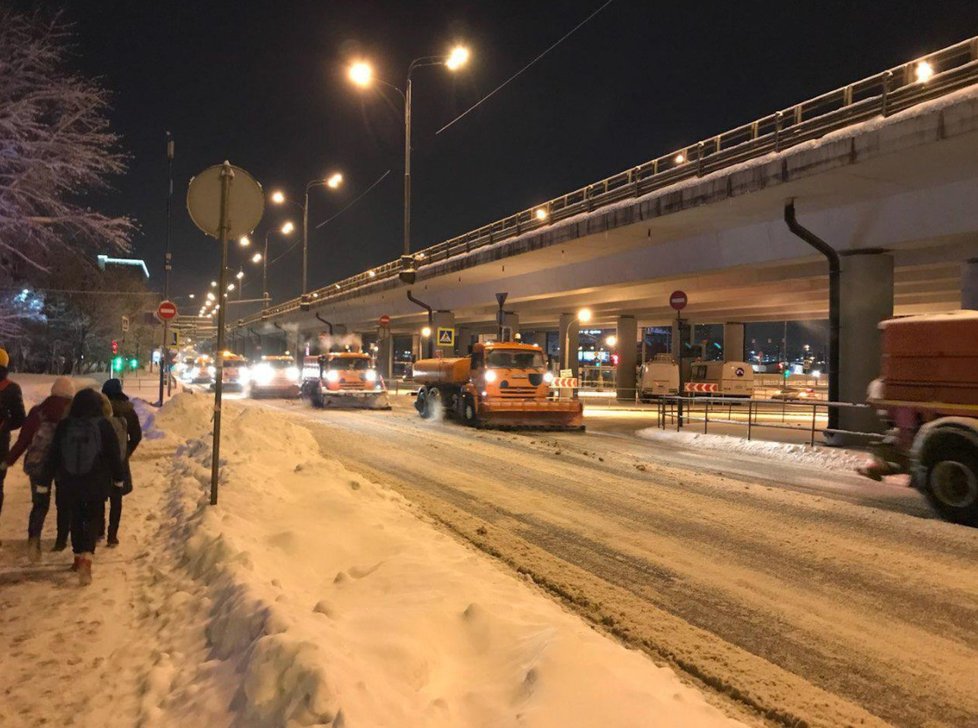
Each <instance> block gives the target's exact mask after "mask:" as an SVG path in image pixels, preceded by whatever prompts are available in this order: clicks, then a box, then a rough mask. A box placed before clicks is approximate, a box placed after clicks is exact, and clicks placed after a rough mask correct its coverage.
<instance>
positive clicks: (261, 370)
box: [251, 364, 275, 387]
mask: <svg viewBox="0 0 978 728" xmlns="http://www.w3.org/2000/svg"><path fill="white" fill-rule="evenodd" d="M274 376H275V371H274V370H273V369H272V367H271V365H270V364H259V365H258V366H256V367H255V371H254V372H252V375H251V378H252V379H253V380H254V382H255V384H257V385H258V386H259V387H264V386H266V385H268V384H270V383H271V381H272V379H273V378H274Z"/></svg>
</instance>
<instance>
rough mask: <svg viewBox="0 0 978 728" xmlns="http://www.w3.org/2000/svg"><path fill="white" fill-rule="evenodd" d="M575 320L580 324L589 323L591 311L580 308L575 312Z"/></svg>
mask: <svg viewBox="0 0 978 728" xmlns="http://www.w3.org/2000/svg"><path fill="white" fill-rule="evenodd" d="M577 320H578V321H580V322H581V323H582V324H586V323H587V322H588V321H590V320H591V309H589V308H582V309H581V310H580V311H578V312H577Z"/></svg>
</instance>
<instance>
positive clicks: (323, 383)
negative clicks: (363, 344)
mask: <svg viewBox="0 0 978 728" xmlns="http://www.w3.org/2000/svg"><path fill="white" fill-rule="evenodd" d="M302 380H303V381H302V395H303V396H304V397H308V398H309V401H310V402H311V403H312V405H313V406H314V407H336V408H358V409H376V410H389V409H390V408H391V403H390V400H389V399H388V397H387V386H386V385H385V384H384V378H383V377H382V376H381V375H380V373H379V372H378V371H377V370H376V369H375V368H374V367H373V364H372V363H371V361H370V356H369V355H368V354H364V353H361V352H353V351H334V352H330V353H329V354H321V355H319V356H307V357H306V358H305V361H304V362H303V366H302Z"/></svg>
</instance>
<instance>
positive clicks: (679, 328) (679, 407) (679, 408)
mask: <svg viewBox="0 0 978 728" xmlns="http://www.w3.org/2000/svg"><path fill="white" fill-rule="evenodd" d="M676 336H678V337H679V346H678V347H677V348H678V349H679V400H678V402H677V404H676V417H677V419H676V429H682V426H683V399H682V398H683V396H684V395H685V392H684V391H683V389H684V387H683V312H682V309H678V308H677V309H676Z"/></svg>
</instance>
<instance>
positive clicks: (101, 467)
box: [40, 389, 126, 585]
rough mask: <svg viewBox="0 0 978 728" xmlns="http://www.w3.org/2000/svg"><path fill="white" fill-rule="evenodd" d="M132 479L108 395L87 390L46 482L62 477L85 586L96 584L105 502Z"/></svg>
mask: <svg viewBox="0 0 978 728" xmlns="http://www.w3.org/2000/svg"><path fill="white" fill-rule="evenodd" d="M125 477H126V471H125V465H124V461H123V457H122V454H121V452H120V447H119V439H118V437H116V434H115V429H113V427H112V424H111V423H110V422H109V420H108V419H107V418H106V417H105V416H104V415H103V414H102V395H101V394H100V393H99V392H96V391H95V390H94V389H83V390H81V391H80V392H78V394H76V395H75V398H74V399H73V400H72V401H71V408H70V409H69V411H68V416H67V417H66V418H65V419H63V420H61V422H59V423H58V427H57V429H56V430H55V432H54V439H53V441H52V442H51V448H50V450H49V452H48V458H47V460H46V461H45V466H44V470H43V472H42V477H41V478H40V482H41V484H42V485H45V486H48V487H50V486H51V482H52V481H53V480H54V479H55V478H57V480H58V489H59V491H60V492H61V493H62V494H63V497H62V498H61V502H62V504H64V505H65V506H66V507H67V508H68V509H69V511H70V514H71V550H72V551H73V552H74V554H75V563H74V566H73V567H72V568H73V569H75V570H77V571H78V579H79V583H80V584H82V585H86V584H90V583H91V582H92V558H93V557H94V555H95V539H96V537H97V536H98V531H99V528H100V527H101V521H102V518H103V516H104V513H105V499H106V498H107V497H108V496H109V492H110V491H111V490H112V489H113V488H122V485H123V480H124V479H125Z"/></svg>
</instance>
